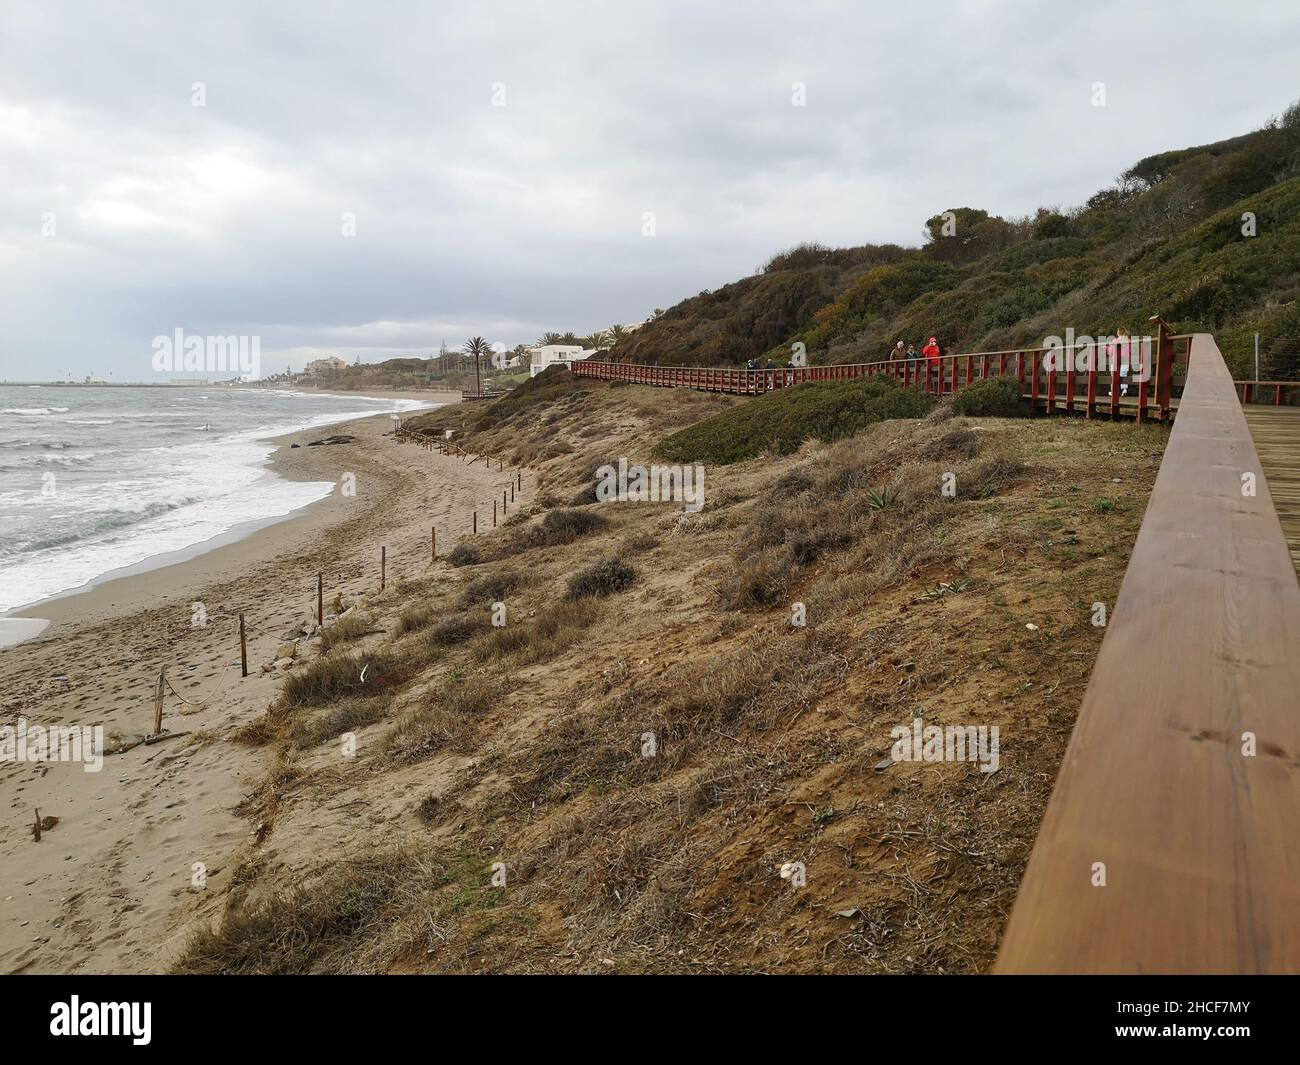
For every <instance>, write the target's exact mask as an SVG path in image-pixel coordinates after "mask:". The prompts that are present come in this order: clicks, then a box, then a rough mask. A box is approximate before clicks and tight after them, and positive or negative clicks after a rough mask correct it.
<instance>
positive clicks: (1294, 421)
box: [1244, 403, 1300, 574]
mask: <svg viewBox="0 0 1300 1065" xmlns="http://www.w3.org/2000/svg"><path fill="white" fill-rule="evenodd" d="M1244 410H1245V413H1246V424H1247V425H1248V426H1250V435H1251V437H1252V438H1253V439H1254V441H1255V450H1256V451H1258V452H1259V464H1260V466H1261V467H1262V468H1263V470H1264V476H1265V477H1266V478H1267V479H1268V490H1269V491H1270V492H1271V493H1272V495H1273V506H1274V507H1275V508H1276V509H1277V516H1278V519H1279V520H1280V521H1281V522H1282V532H1283V533H1284V534H1285V536H1286V545H1287V547H1288V548H1289V549H1290V551H1291V561H1292V563H1294V565H1295V568H1296V573H1297V574H1300V407H1274V406H1265V405H1263V404H1259V403H1248V404H1246V406H1245V408H1244Z"/></svg>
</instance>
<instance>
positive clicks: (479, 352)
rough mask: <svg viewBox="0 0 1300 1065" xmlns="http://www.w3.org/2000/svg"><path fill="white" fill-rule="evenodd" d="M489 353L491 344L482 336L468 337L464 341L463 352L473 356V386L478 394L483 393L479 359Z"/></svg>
mask: <svg viewBox="0 0 1300 1065" xmlns="http://www.w3.org/2000/svg"><path fill="white" fill-rule="evenodd" d="M491 353H492V347H491V345H490V344H488V342H487V341H486V340H484V339H483V338H482V337H470V338H469V339H468V340H467V341H465V354H466V355H472V356H473V357H474V386H475V391H477V392H478V394H479V395H480V396H481V395H483V375H482V373H481V372H480V370H479V359H481V358H482V357H484V356H485V355H490V354H491Z"/></svg>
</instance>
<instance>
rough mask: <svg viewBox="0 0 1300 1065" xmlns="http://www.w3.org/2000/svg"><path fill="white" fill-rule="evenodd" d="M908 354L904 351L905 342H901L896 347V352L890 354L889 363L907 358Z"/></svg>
mask: <svg viewBox="0 0 1300 1065" xmlns="http://www.w3.org/2000/svg"><path fill="white" fill-rule="evenodd" d="M906 355H907V352H906V351H905V350H904V349H903V342H902V341H901V340H900V341H899V342H898V343H897V344H895V345H894V350H893V351H891V352H890V353H889V361H890V362H894V361H896V360H897V359H902V358H904V357H906Z"/></svg>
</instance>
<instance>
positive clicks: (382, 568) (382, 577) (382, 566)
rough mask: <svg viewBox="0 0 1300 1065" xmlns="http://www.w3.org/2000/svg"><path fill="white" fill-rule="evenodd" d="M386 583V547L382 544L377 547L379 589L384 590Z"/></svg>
mask: <svg viewBox="0 0 1300 1065" xmlns="http://www.w3.org/2000/svg"><path fill="white" fill-rule="evenodd" d="M387 583H388V547H387V546H384V547H381V548H380V549H379V590H380V591H381V592H382V591H383V590H384V585H385V584H387Z"/></svg>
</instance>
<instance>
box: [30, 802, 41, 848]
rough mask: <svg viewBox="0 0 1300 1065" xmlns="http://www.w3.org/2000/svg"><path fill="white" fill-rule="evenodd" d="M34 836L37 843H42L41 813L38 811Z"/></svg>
mask: <svg viewBox="0 0 1300 1065" xmlns="http://www.w3.org/2000/svg"><path fill="white" fill-rule="evenodd" d="M32 835H33V836H35V837H36V842H37V843H40V841H41V811H40V810H37V811H36V823H35V824H34V825H32Z"/></svg>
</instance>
